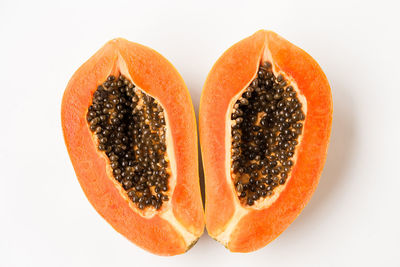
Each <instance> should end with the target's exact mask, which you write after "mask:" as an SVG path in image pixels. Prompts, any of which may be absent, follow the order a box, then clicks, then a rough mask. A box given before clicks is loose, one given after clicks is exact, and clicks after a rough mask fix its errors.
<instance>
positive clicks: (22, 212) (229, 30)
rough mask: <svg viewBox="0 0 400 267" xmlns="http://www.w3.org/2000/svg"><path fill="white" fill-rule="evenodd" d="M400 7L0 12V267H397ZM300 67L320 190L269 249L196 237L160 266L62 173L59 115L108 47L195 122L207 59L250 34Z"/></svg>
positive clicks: (67, 167) (175, 5)
mask: <svg viewBox="0 0 400 267" xmlns="http://www.w3.org/2000/svg"><path fill="white" fill-rule="evenodd" d="M399 7H400V6H399V4H398V1H379V2H376V1H330V2H327V1H243V0H242V1H172V0H171V1H91V2H86V1H63V2H61V1H60V2H58V1H26V2H20V1H4V0H2V1H0V38H1V41H0V73H1V75H0V88H1V89H0V90H1V95H0V114H1V124H0V169H1V175H0V177H1V180H0V182H1V184H0V216H1V217H0V266H4V267H11V266H41V267H44V266H96V267H100V266H225V265H226V266H275V267H277V266H400V260H399V252H400V242H399V239H400V227H399V225H400V208H399V204H400V193H399V192H400V175H399V173H398V170H397V168H398V167H399V163H398V159H399V151H400V141H399V140H400V139H399V134H400V119H399V118H400V116H399V115H400V112H399V103H400V102H399V101H400V86H399V84H398V81H397V78H399V77H400V67H399V66H400V65H399V59H400V52H399V49H400V34H399V27H400V19H399V16H398V10H399V9H400V8H399ZM262 28H265V29H271V30H274V31H276V32H277V33H279V34H280V35H282V36H283V37H285V38H286V39H288V40H289V41H291V42H293V43H294V44H296V45H298V46H300V47H301V48H303V49H304V50H306V51H307V52H308V53H310V54H311V55H312V56H313V57H314V58H315V59H316V60H317V61H318V62H319V64H320V65H321V67H322V68H323V70H324V71H325V73H326V75H327V77H328V79H329V81H330V84H331V87H332V92H333V100H334V120H333V129H332V138H331V145H330V149H329V153H328V158H327V162H326V166H325V169H324V172H323V174H322V177H321V182H320V185H319V187H318V188H317V190H316V192H315V194H314V196H313V198H312V199H311V201H310V203H309V205H308V206H307V207H306V208H305V210H304V211H303V213H302V214H301V215H300V216H299V217H298V219H297V220H296V221H295V222H294V223H293V224H292V225H291V226H290V227H289V228H288V229H287V230H286V231H285V232H284V233H283V234H282V235H281V236H280V237H279V238H277V239H276V240H275V241H273V242H272V243H271V244H269V245H268V246H267V247H265V248H263V249H261V250H258V251H256V252H254V253H250V254H233V253H230V252H228V251H227V250H226V249H225V248H224V247H223V246H221V245H220V244H219V243H217V242H216V241H214V240H213V239H211V238H210V237H209V236H208V235H207V233H205V234H204V235H203V236H202V237H201V238H200V240H199V242H198V243H197V244H196V246H195V247H193V248H192V249H191V250H190V251H189V252H188V253H186V254H184V255H181V256H176V257H170V258H167V257H158V256H154V255H152V254H150V253H148V252H145V251H143V250H142V249H140V248H138V247H136V246H135V245H133V244H131V243H130V242H129V241H127V240H126V239H125V238H124V237H123V236H121V235H119V234H118V233H116V232H115V231H114V230H113V229H112V228H111V227H110V226H109V225H108V224H107V223H106V222H105V221H104V220H103V219H102V218H101V217H100V216H99V215H98V214H97V213H96V212H95V211H94V209H93V208H92V207H91V205H90V204H89V202H88V201H87V200H86V198H85V196H84V194H83V192H82V190H81V188H80V186H79V184H78V181H77V179H76V178H75V174H74V171H73V168H72V165H71V163H70V161H69V158H68V155H67V152H66V149H65V146H64V142H63V138H62V132H61V126H60V103H61V97H62V94H63V91H64V88H65V86H66V84H67V82H68V80H69V79H70V77H71V75H72V74H73V72H74V71H75V70H76V69H77V68H78V67H79V66H80V65H81V64H82V63H83V62H84V61H85V60H87V59H88V58H89V57H90V56H91V55H92V54H93V53H94V52H95V51H96V50H97V49H99V48H100V47H101V46H102V45H103V44H104V43H105V42H106V41H107V40H109V39H112V38H114V37H119V36H120V37H124V38H126V39H128V40H131V41H135V42H138V43H142V44H144V45H147V46H150V47H152V48H153V49H155V50H157V51H158V52H160V53H161V54H162V55H164V56H165V57H166V58H168V59H169V60H170V61H171V62H172V63H173V64H174V65H175V67H176V68H177V69H178V71H179V72H180V73H181V75H182V76H183V78H184V80H185V81H186V83H187V86H188V88H189V90H190V93H191V96H192V100H193V103H194V106H195V109H196V113H197V112H198V103H199V99H200V94H201V89H202V85H203V83H204V81H205V78H206V75H207V73H208V71H209V70H210V68H211V66H212V65H213V63H214V62H215V61H216V59H217V58H218V57H219V56H220V55H221V54H222V53H223V51H225V50H226V49H227V48H228V47H230V46H231V45H232V44H234V43H235V42H237V41H239V40H241V39H243V38H245V37H246V36H249V35H251V34H252V33H254V32H255V31H257V30H258V29H262Z"/></svg>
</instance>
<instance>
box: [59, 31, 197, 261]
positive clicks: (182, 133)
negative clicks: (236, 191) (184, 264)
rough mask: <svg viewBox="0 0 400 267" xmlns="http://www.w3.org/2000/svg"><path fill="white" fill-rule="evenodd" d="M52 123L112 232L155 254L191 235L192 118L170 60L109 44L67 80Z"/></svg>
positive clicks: (170, 251) (176, 248) (177, 250)
mask: <svg viewBox="0 0 400 267" xmlns="http://www.w3.org/2000/svg"><path fill="white" fill-rule="evenodd" d="M61 119H62V129H63V134H64V139H65V143H66V147H67V150H68V153H69V156H70V158H71V161H72V165H73V167H74V170H75V172H76V175H77V178H78V180H79V183H80V185H81V187H82V189H83V191H84V193H85V194H86V197H87V198H88V200H89V201H90V203H91V204H92V205H93V207H94V208H95V209H96V210H97V212H98V213H99V214H100V215H101V216H102V217H103V218H104V219H105V220H106V221H107V222H108V223H109V224H111V226H112V227H113V228H114V229H115V230H116V231H118V232H119V233H121V234H122V235H124V236H125V237H126V238H128V239H129V240H130V241H132V242H133V243H135V244H137V245H138V246H140V247H141V248H143V249H145V250H147V251H149V252H152V253H154V254H158V255H176V254H181V253H184V252H185V251H186V250H188V249H189V248H190V247H191V246H192V245H193V244H194V243H195V242H196V241H197V239H198V238H199V237H200V235H201V234H202V233H203V229H204V214H203V207H202V200H201V194H200V187H199V175H198V158H197V133H196V120H195V115H194V109H193V106H192V102H191V99H190V95H189V92H188V90H187V88H186V85H185V83H184V81H183V79H182V78H181V76H180V75H179V73H178V72H177V70H176V69H175V68H174V67H173V66H172V65H171V63H169V62H168V61H167V60H166V59H165V58H164V57H162V56H161V55H160V54H158V53H157V52H155V51H154V50H152V49H150V48H148V47H145V46H143V45H140V44H137V43H132V42H129V41H127V40H124V39H121V38H118V39H114V40H112V41H109V42H108V43H107V44H105V45H104V46H103V47H102V48H101V49H100V50H99V51H98V52H97V53H96V54H95V55H93V56H92V57H91V58H90V59H89V60H88V61H87V62H86V63H84V64H83V65H82V66H81V67H80V68H79V69H78V70H77V71H76V72H75V74H74V75H73V76H72V78H71V80H70V81H69V83H68V86H67V88H66V90H65V92H64V96H63V100H62V108H61Z"/></svg>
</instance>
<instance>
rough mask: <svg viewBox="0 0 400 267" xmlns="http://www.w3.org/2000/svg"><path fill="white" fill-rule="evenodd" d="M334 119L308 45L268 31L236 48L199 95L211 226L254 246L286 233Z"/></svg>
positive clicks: (319, 165)
mask: <svg viewBox="0 0 400 267" xmlns="http://www.w3.org/2000/svg"><path fill="white" fill-rule="evenodd" d="M331 121H332V97H331V90H330V87H329V84H328V81H327V79H326V77H325V75H324V73H323V72H322V70H321V68H320V67H319V65H318V64H317V63H316V62H315V61H314V60H313V59H312V58H311V56H309V55H308V54H307V53H306V52H304V51H303V50H301V49H300V48H298V47H296V46H295V45H293V44H291V43H289V42H288V41H286V40H285V39H283V38H282V37H280V36H278V35H277V34H276V33H274V32H271V31H265V30H260V31H258V32H256V33H255V34H254V35H252V36H250V37H248V38H246V39H244V40H242V41H240V42H239V43H237V44H235V45H233V46H232V47H231V48H229V49H228V50H227V51H226V52H225V53H224V54H223V55H222V56H221V57H220V58H219V59H218V61H217V62H216V63H215V65H214V66H213V68H212V69H211V71H210V73H209V75H208V77H207V80H206V82H205V85H204V88H203V93H202V96H201V101H200V115H199V127H200V144H201V152H202V157H203V165H204V172H205V185H206V204H205V213H206V227H207V230H208V233H209V235H210V236H212V237H213V238H214V239H216V240H218V241H219V242H221V243H222V244H223V245H225V246H226V247H227V248H228V249H229V250H231V251H234V252H250V251H254V250H256V249H259V248H261V247H263V246H265V245H266V244H268V243H269V242H271V241H272V240H273V239H275V238H276V237H277V236H278V235H279V234H281V233H282V232H283V231H284V230H285V229H286V228H287V227H288V226H289V225H290V223H292V222H293V221H294V220H295V218H296V217H297V216H298V215H299V214H300V212H301V210H302V209H303V208H304V207H305V205H306V204H307V202H308V201H309V200H310V198H311V195H312V194H313V192H314V190H315V189H316V187H317V184H318V181H319V177H320V174H321V172H322V169H323V165H324V162H325V158H326V154H327V147H328V143H329V136H330V131H331Z"/></svg>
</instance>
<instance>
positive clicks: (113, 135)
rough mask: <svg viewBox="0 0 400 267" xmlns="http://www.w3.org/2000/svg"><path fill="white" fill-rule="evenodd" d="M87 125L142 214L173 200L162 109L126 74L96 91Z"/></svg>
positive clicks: (115, 175)
mask: <svg viewBox="0 0 400 267" xmlns="http://www.w3.org/2000/svg"><path fill="white" fill-rule="evenodd" d="M86 118H87V122H88V124H89V128H90V130H91V131H92V133H93V134H95V136H96V138H97V140H98V150H100V151H102V152H103V153H105V155H106V156H107V158H108V159H109V161H110V166H111V169H112V173H113V177H114V179H115V180H116V181H117V182H118V183H119V184H120V185H121V186H122V188H123V189H124V190H125V191H126V194H127V196H128V197H129V199H130V200H131V201H132V202H133V203H134V204H135V205H136V206H137V207H138V208H139V209H141V210H143V209H146V208H154V209H156V210H158V209H160V208H161V206H162V205H163V203H164V202H166V201H168V199H169V191H168V190H169V187H168V180H169V177H170V174H171V171H170V164H169V160H168V157H167V152H166V151H167V148H166V140H165V139H166V126H165V115H164V110H163V108H162V107H161V105H160V104H159V103H158V102H157V100H155V99H154V98H153V97H151V96H149V95H147V94H146V93H144V92H143V91H142V90H140V89H138V88H136V86H135V85H134V84H133V83H132V82H131V81H129V80H128V79H127V78H125V77H124V76H122V75H120V76H119V77H118V78H116V77H115V76H112V75H111V76H109V77H108V78H107V80H106V81H105V82H104V83H103V84H101V85H99V86H98V87H97V90H96V91H95V92H94V94H93V100H92V104H91V105H90V107H89V109H88V112H87V117H86Z"/></svg>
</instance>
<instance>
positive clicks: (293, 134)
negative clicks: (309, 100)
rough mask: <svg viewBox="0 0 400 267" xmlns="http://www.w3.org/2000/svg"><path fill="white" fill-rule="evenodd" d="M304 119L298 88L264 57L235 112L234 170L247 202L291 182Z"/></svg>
mask: <svg viewBox="0 0 400 267" xmlns="http://www.w3.org/2000/svg"><path fill="white" fill-rule="evenodd" d="M304 119H305V115H304V113H303V110H302V104H301V102H300V101H299V99H298V96H297V93H296V91H295V90H294V88H293V87H292V86H291V85H290V83H289V82H288V81H286V80H285V77H284V76H283V75H281V74H280V75H278V76H276V77H275V75H274V73H273V71H272V65H271V63H270V62H264V63H263V64H262V65H261V66H260V68H259V70H258V72H257V77H256V78H255V79H254V80H253V81H252V82H251V83H250V86H249V87H248V88H246V89H245V91H244V92H243V93H242V95H241V96H240V97H239V99H238V100H237V101H236V102H235V104H234V106H233V110H232V113H231V125H232V126H231V144H232V147H231V171H232V178H233V182H234V185H235V188H236V192H237V196H238V198H239V200H240V201H241V203H243V204H245V205H246V204H247V205H249V206H252V205H254V202H255V201H257V200H259V199H261V198H268V197H271V196H272V195H273V194H274V192H275V190H276V188H278V187H279V186H282V185H284V184H285V183H286V181H287V179H288V177H289V174H290V171H291V169H292V166H293V164H294V162H293V158H294V155H295V151H296V147H297V145H298V143H299V137H300V136H301V134H302V129H303V124H304Z"/></svg>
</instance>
